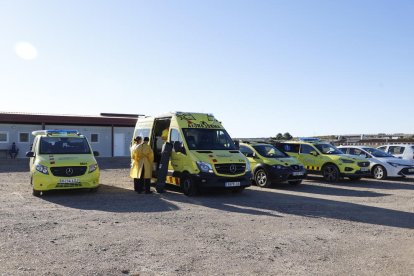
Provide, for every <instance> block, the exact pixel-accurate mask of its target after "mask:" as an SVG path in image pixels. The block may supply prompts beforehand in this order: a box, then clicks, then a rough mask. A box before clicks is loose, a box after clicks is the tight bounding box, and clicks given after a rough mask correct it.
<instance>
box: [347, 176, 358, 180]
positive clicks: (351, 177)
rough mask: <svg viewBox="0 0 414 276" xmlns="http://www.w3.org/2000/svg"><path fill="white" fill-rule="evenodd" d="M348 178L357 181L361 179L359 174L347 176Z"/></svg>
mask: <svg viewBox="0 0 414 276" xmlns="http://www.w3.org/2000/svg"><path fill="white" fill-rule="evenodd" d="M348 178H349V180H351V181H358V180H361V177H360V176H350V177H348Z"/></svg>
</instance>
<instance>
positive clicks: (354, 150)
mask: <svg viewBox="0 0 414 276" xmlns="http://www.w3.org/2000/svg"><path fill="white" fill-rule="evenodd" d="M348 154H351V155H358V156H359V155H366V154H365V152H363V151H362V150H360V149H354V148H351V149H349V152H348Z"/></svg>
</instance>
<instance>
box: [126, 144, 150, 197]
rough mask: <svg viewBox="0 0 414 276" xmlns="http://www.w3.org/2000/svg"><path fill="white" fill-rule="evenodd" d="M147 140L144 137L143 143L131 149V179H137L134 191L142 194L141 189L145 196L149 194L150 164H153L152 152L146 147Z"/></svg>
mask: <svg viewBox="0 0 414 276" xmlns="http://www.w3.org/2000/svg"><path fill="white" fill-rule="evenodd" d="M148 142H149V138H148V137H145V138H144V142H143V143H142V144H139V145H138V146H136V148H134V149H133V151H132V154H131V156H132V157H133V158H132V159H133V160H134V161H133V167H132V168H131V177H133V178H138V181H137V187H136V189H135V191H137V192H138V193H142V191H143V188H144V189H145V193H146V194H150V193H152V192H151V177H152V164H153V162H154V152H153V151H152V149H151V147H150V146H149V145H148ZM134 183H135V182H134Z"/></svg>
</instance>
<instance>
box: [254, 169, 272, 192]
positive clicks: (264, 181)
mask: <svg viewBox="0 0 414 276" xmlns="http://www.w3.org/2000/svg"><path fill="white" fill-rule="evenodd" d="M254 181H255V182H256V185H257V186H259V187H262V188H267V187H269V186H270V185H271V183H270V181H269V177H268V175H267V173H266V171H265V170H264V169H258V170H257V171H256V173H255V174H254Z"/></svg>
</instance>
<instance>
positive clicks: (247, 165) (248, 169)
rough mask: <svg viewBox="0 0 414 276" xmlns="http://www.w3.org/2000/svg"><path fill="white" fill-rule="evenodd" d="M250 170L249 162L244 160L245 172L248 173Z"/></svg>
mask: <svg viewBox="0 0 414 276" xmlns="http://www.w3.org/2000/svg"><path fill="white" fill-rule="evenodd" d="M251 170H252V167H251V166H250V162H249V161H248V160H246V172H250V171H251Z"/></svg>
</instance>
